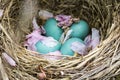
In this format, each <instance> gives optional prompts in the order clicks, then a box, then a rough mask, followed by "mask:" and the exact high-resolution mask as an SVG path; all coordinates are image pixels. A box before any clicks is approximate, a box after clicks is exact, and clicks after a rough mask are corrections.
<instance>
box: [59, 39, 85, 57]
mask: <svg viewBox="0 0 120 80" xmlns="http://www.w3.org/2000/svg"><path fill="white" fill-rule="evenodd" d="M76 41H77V42H81V43H83V44H84V41H83V40H81V39H79V38H70V39H68V40H67V41H66V42H65V43H64V44H63V45H62V47H61V49H60V51H61V53H62V54H63V55H69V56H73V55H74V51H72V49H71V44H72V43H73V42H76Z"/></svg>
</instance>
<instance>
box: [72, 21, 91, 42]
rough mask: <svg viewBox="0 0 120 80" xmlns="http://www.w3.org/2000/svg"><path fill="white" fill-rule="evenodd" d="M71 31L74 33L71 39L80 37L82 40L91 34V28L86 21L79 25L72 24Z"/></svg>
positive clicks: (78, 23)
mask: <svg viewBox="0 0 120 80" xmlns="http://www.w3.org/2000/svg"><path fill="white" fill-rule="evenodd" d="M70 29H71V30H72V31H73V32H72V33H71V37H78V38H80V39H82V40H84V39H85V37H86V36H87V35H88V34H89V32H90V28H89V25H88V23H87V22H86V21H84V20H80V21H79V22H77V23H74V24H72V26H71V27H70Z"/></svg>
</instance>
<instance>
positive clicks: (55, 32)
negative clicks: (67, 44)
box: [44, 18, 63, 40]
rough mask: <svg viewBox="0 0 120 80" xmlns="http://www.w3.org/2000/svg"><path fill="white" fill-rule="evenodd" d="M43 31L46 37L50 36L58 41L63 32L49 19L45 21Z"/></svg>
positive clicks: (53, 20)
mask: <svg viewBox="0 0 120 80" xmlns="http://www.w3.org/2000/svg"><path fill="white" fill-rule="evenodd" d="M44 29H45V31H46V36H51V37H53V38H54V39H56V40H59V39H60V37H61V35H62V33H63V30H62V29H61V28H60V27H59V26H57V21H56V20H55V19H54V18H49V19H48V20H47V21H46V23H45V25H44Z"/></svg>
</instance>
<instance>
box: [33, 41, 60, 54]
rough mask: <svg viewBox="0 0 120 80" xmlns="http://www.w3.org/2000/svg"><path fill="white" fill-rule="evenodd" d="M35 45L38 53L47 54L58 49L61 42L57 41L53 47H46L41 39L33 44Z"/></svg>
mask: <svg viewBox="0 0 120 80" xmlns="http://www.w3.org/2000/svg"><path fill="white" fill-rule="evenodd" d="M35 47H36V49H37V52H39V53H40V54H47V53H49V52H54V51H57V50H59V49H60V47H61V43H59V42H58V44H57V45H56V46H54V47H48V46H46V45H45V44H43V43H42V42H41V41H38V42H37V43H36V44H35Z"/></svg>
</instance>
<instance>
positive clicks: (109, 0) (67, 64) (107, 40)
mask: <svg viewBox="0 0 120 80" xmlns="http://www.w3.org/2000/svg"><path fill="white" fill-rule="evenodd" d="M0 1H1V3H0V7H1V8H2V9H4V10H5V11H4V15H3V17H2V20H1V22H0V24H1V25H0V28H1V31H0V48H1V49H0V55H1V53H2V52H4V51H5V52H7V53H8V54H9V55H10V56H11V57H12V58H13V59H14V60H15V61H16V62H17V66H16V67H11V66H10V65H9V64H8V63H7V62H6V61H5V60H4V59H3V58H2V56H0V65H1V66H0V69H1V73H0V74H1V77H2V79H3V80H8V79H10V80H38V79H37V74H38V73H39V72H41V69H42V70H43V71H44V72H45V74H46V79H48V80H84V79H88V80H89V79H95V80H96V79H100V80H105V79H114V78H115V79H116V76H117V75H119V74H120V1H119V0H40V1H39V0H36V2H35V1H34V0H0ZM36 5H37V6H36ZM40 9H46V10H48V11H51V12H52V13H54V14H67V15H72V16H74V17H79V18H80V19H85V20H86V21H87V22H88V23H89V25H90V26H91V27H95V28H97V29H99V31H100V35H101V41H100V44H99V46H97V47H96V48H95V49H94V50H92V51H90V53H89V54H88V55H86V56H83V57H66V58H64V59H62V60H59V61H56V62H52V61H47V60H46V59H44V58H42V56H35V55H33V54H34V53H35V52H33V51H29V50H27V49H25V48H24V47H23V46H22V45H23V41H24V40H25V36H26V35H27V34H29V33H30V32H31V30H32V26H31V22H32V18H33V16H35V15H37V12H38V11H39V10H40ZM31 10H32V12H30V11H31ZM40 24H42V22H40Z"/></svg>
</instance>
